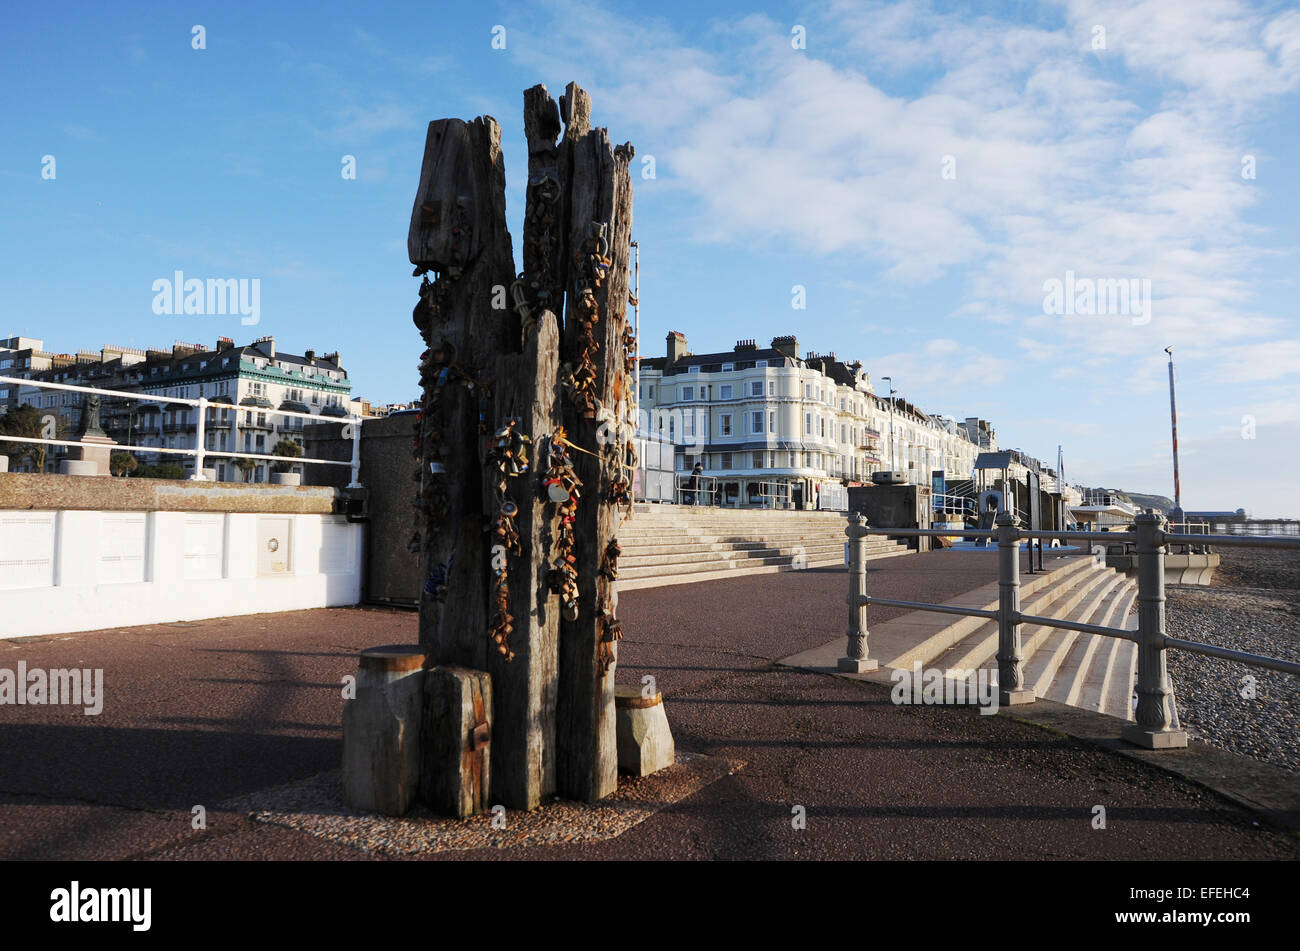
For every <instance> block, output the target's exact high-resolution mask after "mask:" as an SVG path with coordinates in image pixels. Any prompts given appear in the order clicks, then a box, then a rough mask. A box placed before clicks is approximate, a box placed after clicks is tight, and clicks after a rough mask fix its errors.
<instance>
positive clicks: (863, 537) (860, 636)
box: [837, 512, 880, 674]
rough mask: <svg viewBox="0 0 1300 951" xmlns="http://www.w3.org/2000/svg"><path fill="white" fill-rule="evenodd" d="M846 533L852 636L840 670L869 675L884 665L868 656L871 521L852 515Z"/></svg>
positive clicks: (846, 599)
mask: <svg viewBox="0 0 1300 951" xmlns="http://www.w3.org/2000/svg"><path fill="white" fill-rule="evenodd" d="M844 534H845V535H847V536H849V594H848V597H847V598H845V599H844V600H845V601H846V602H847V603H848V606H849V633H848V643H847V645H846V647H845V656H843V657H841V658H840V660H839V664H838V665H837V668H838V669H839V670H844V671H848V672H850V673H855V674H865V673H866V672H867V671H869V670H875V669H876V668H878V667H879V666H880V663H879V661H875V660H871V659H870V658H868V657H867V606H866V605H865V604H863V602H862V599H863V598H865V597H866V596H867V520H866V519H864V518H863V517H862V513H860V512H853V513H851V514H850V515H849V525H848V527H847V528H845V529H844Z"/></svg>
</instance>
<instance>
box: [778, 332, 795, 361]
mask: <svg viewBox="0 0 1300 951" xmlns="http://www.w3.org/2000/svg"><path fill="white" fill-rule="evenodd" d="M772 349H773V350H779V351H780V352H781V353H783V354H785V355H786V356H787V357H790V358H791V359H795V360H797V359H798V358H799V339H798V338H797V337H795V335H794V334H790V335H789V336H786V337H773V338H772Z"/></svg>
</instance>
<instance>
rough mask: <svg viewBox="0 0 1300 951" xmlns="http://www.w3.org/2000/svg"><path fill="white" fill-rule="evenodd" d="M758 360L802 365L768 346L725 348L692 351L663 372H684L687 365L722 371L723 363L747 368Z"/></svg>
mask: <svg viewBox="0 0 1300 951" xmlns="http://www.w3.org/2000/svg"><path fill="white" fill-rule="evenodd" d="M759 360H766V361H767V365H768V366H770V367H797V366H800V365H802V361H801V360H798V359H796V358H795V357H792V356H790V355H789V354H787V353H782V352H781V351H780V350H773V349H772V348H771V347H769V348H767V349H766V350H727V351H725V352H723V353H693V354H691V355H690V356H685V357H682V358H681V359H679V360H678V361H677V362H675V363H674V364H673V365H672V366H671V367H667V368H666V369H665V370H664V374H665V375H666V376H671V375H672V374H675V373H686V372H688V368H689V367H699V368H700V369H701V370H703V371H704V372H706V373H718V372H721V371H722V365H723V364H724V363H730V364H732V365H734V366H735V368H736V369H737V370H748V369H749V368H751V367H753V366H754V364H755V363H756V362H757V361H759Z"/></svg>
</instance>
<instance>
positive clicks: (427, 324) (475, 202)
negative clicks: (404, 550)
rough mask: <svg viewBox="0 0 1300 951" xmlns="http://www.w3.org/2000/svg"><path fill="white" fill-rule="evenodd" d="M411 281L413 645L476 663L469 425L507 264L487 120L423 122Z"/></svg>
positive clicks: (497, 326) (476, 535)
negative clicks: (416, 428) (415, 297)
mask: <svg viewBox="0 0 1300 951" xmlns="http://www.w3.org/2000/svg"><path fill="white" fill-rule="evenodd" d="M407 248H408V251H409V254H410V258H411V262H412V263H413V264H415V266H416V271H417V273H420V274H422V273H424V272H425V271H435V272H437V279H436V280H435V281H434V282H432V283H429V282H428V278H427V277H426V278H425V282H424V284H423V285H422V286H421V288H420V302H419V304H417V305H416V308H415V312H414V314H413V319H414V320H415V324H416V326H417V327H419V329H420V331H421V333H422V334H423V336H424V339H425V343H426V344H427V346H428V349H427V350H426V351H425V352H424V354H423V355H422V357H421V360H420V379H421V383H422V385H423V388H424V397H423V400H422V402H421V415H420V433H419V446H420V452H421V466H420V473H419V476H420V495H419V498H418V500H417V502H416V507H417V511H418V512H419V513H420V515H421V516H422V518H421V521H422V522H423V526H422V528H423V531H422V532H421V538H420V562H421V576H422V577H424V578H425V579H426V580H425V586H424V590H423V593H422V597H421V600H420V645H421V646H422V647H424V648H425V650H426V651H427V652H428V654H429V658H430V661H431V663H433V664H449V665H455V666H460V667H469V668H473V669H476V670H486V669H487V653H488V640H487V637H486V636H485V633H484V632H486V631H487V629H488V606H489V602H488V577H487V574H486V572H485V570H484V565H485V564H486V563H487V549H486V536H485V533H484V531H483V529H484V527H485V526H484V518H485V514H486V512H485V505H484V488H483V477H482V471H481V469H482V461H481V447H480V443H481V440H480V435H481V433H480V429H481V428H482V427H481V426H480V425H479V420H480V417H481V416H482V415H485V413H486V410H487V407H486V406H485V405H484V404H485V402H486V400H487V397H488V394H487V391H486V386H485V385H486V383H487V382H488V381H487V380H486V379H485V378H484V377H485V375H486V374H489V373H491V372H492V370H493V366H492V365H493V364H494V363H495V360H496V356H497V355H498V354H501V353H504V352H506V345H507V340H508V330H509V327H508V326H507V324H508V322H509V321H508V315H509V313H510V312H509V311H502V310H494V309H493V307H492V297H493V288H494V287H507V288H508V287H509V286H510V283H511V280H512V278H513V271H514V260H513V252H512V250H511V245H510V232H509V231H508V230H507V229H506V202H505V165H504V162H503V161H502V157H501V130H500V128H499V127H498V126H497V124H496V120H494V119H492V118H490V117H481V118H478V119H475V120H474V121H473V122H462V121H461V120H459V119H439V120H437V121H434V122H431V123H429V132H428V136H427V139H426V141H425V147H424V164H423V166H422V168H421V172H420V187H419V191H418V192H417V193H416V198H415V208H414V209H413V211H412V215H411V229H410V233H409V235H408V238H407Z"/></svg>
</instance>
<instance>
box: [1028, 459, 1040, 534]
mask: <svg viewBox="0 0 1300 951" xmlns="http://www.w3.org/2000/svg"><path fill="white" fill-rule="evenodd" d="M1039 481H1040V480H1039V476H1038V473H1037V472H1029V473H1027V474H1026V476H1025V482H1026V485H1027V486H1028V488H1029V528H1030V530H1031V531H1041V530H1042V528H1043V505H1042V501H1043V500H1042V497H1041V495H1040V494H1039V491H1038V487H1039Z"/></svg>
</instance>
